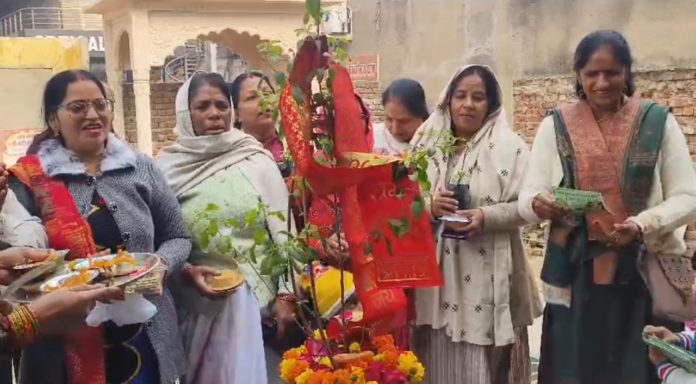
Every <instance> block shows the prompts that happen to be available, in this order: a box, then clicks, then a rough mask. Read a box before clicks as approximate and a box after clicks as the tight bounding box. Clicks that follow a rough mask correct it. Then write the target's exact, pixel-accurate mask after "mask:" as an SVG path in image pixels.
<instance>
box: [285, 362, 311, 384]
mask: <svg viewBox="0 0 696 384" xmlns="http://www.w3.org/2000/svg"><path fill="white" fill-rule="evenodd" d="M308 368H309V363H307V362H306V361H302V360H296V359H287V360H283V361H282V362H281V363H280V378H281V379H283V380H285V382H286V383H293V382H294V381H295V378H296V377H297V376H299V375H300V374H302V373H303V372H304V371H305V370H306V369H308Z"/></svg>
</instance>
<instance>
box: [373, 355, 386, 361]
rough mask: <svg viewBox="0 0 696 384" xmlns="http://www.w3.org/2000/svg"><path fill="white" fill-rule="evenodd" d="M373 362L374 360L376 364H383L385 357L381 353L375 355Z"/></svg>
mask: <svg viewBox="0 0 696 384" xmlns="http://www.w3.org/2000/svg"><path fill="white" fill-rule="evenodd" d="M372 360H374V361H376V362H382V361H384V355H383V354H381V353H378V354H376V355H375V357H373V358H372Z"/></svg>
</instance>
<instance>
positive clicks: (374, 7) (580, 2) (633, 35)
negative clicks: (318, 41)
mask: <svg viewBox="0 0 696 384" xmlns="http://www.w3.org/2000/svg"><path fill="white" fill-rule="evenodd" d="M348 4H349V6H350V7H351V9H352V11H353V42H352V44H351V54H353V55H361V54H379V56H380V67H381V68H380V81H381V83H382V84H383V85H386V84H388V82H389V81H391V80H393V79H394V78H397V77H401V76H409V77H413V78H415V79H417V80H419V81H421V82H422V83H423V85H424V87H425V89H426V92H427V95H428V99H429V101H430V102H431V103H432V102H433V101H435V99H436V98H437V96H438V94H439V92H440V91H441V89H442V87H443V86H444V84H445V82H446V81H447V79H448V78H449V76H450V75H451V73H452V72H453V71H454V70H455V69H456V68H457V67H459V66H461V65H463V64H466V63H482V64H489V65H491V66H492V67H493V68H494V70H495V71H496V73H497V75H498V76H499V78H500V80H501V83H502V85H503V88H504V93H505V101H506V102H507V103H508V104H509V103H510V102H511V101H512V82H513V80H514V79H518V78H524V77H529V76H543V75H555V74H565V73H569V72H570V69H571V61H572V54H573V51H574V50H575V47H576V45H577V43H578V42H579V41H580V39H581V38H582V37H583V36H584V35H586V34H587V33H589V32H591V31H593V30H596V29H600V28H612V29H617V30H619V31H621V32H622V33H624V34H625V36H626V37H627V39H628V40H629V43H630V44H631V47H632V49H633V53H634V56H635V57H636V62H637V65H638V67H639V68H643V69H648V68H650V69H655V68H657V69H659V68H671V67H696V49H694V47H695V46H694V41H695V40H694V36H696V23H693V19H692V18H693V15H694V14H696V1H694V0H611V1H607V0H427V1H424V0H349V1H348ZM511 108H512V106H511V105H510V106H508V112H509V110H510V109H511Z"/></svg>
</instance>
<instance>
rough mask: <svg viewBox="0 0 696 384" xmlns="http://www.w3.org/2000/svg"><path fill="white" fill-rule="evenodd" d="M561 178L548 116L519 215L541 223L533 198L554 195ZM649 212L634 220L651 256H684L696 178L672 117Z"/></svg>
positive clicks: (694, 212)
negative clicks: (686, 224) (657, 254)
mask: <svg viewBox="0 0 696 384" xmlns="http://www.w3.org/2000/svg"><path fill="white" fill-rule="evenodd" d="M668 165H669V166H668ZM562 179H563V169H562V167H561V159H560V157H559V154H558V147H557V145H556V133H555V130H554V125H553V118H552V117H547V118H546V119H544V121H543V122H542V123H541V126H540V127H539V131H538V132H537V135H536V138H535V140H534V147H533V148H532V152H531V156H530V159H529V171H528V172H527V174H526V176H525V180H524V185H523V187H522V191H521V192H520V197H519V211H520V214H521V215H522V217H523V218H525V219H526V220H527V221H529V222H530V223H534V222H539V221H540V220H539V218H538V217H537V216H536V214H535V213H534V211H533V210H532V199H533V198H534V196H536V195H537V194H539V193H542V192H548V193H551V190H552V188H553V187H556V186H558V185H560V183H561V180H562ZM648 207H649V208H648V209H646V210H645V211H643V212H641V213H640V214H639V215H637V216H635V217H631V218H629V220H631V221H634V222H635V223H637V224H638V225H639V226H640V227H641V228H642V230H643V235H644V239H645V244H646V246H647V248H648V250H649V251H650V252H651V253H665V254H675V255H683V254H685V253H686V243H685V241H684V233H685V231H686V227H685V226H683V223H684V221H685V220H684V217H685V216H687V217H689V218H690V220H694V219H696V173H695V172H694V167H693V164H692V162H691V158H690V157H689V150H688V147H687V145H686V140H685V138H684V135H683V133H682V131H681V129H680V128H679V124H678V123H677V120H676V119H675V118H674V116H673V115H671V114H670V115H668V117H667V121H666V124H665V134H664V138H663V141H662V147H661V149H660V154H659V157H658V159H657V163H656V164H655V182H654V183H653V186H652V191H651V193H650V197H649V198H648ZM685 211H688V213H686V212H685Z"/></svg>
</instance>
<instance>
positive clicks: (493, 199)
mask: <svg viewBox="0 0 696 384" xmlns="http://www.w3.org/2000/svg"><path fill="white" fill-rule="evenodd" d="M472 76H478V77H479V78H480V79H481V80H483V82H484V83H485V84H486V86H485V89H486V92H485V94H484V95H483V97H484V98H487V99H488V102H487V110H486V111H485V118H484V119H483V124H482V125H481V126H479V127H478V128H476V131H475V132H472V134H471V135H470V136H469V137H468V138H467V142H466V144H465V145H460V146H459V149H460V151H455V152H454V153H448V152H447V151H443V148H444V147H447V145H446V143H448V142H451V141H453V140H455V139H456V138H455V137H453V131H454V132H455V136H458V135H457V134H456V132H458V131H459V128H458V127H457V126H456V124H457V123H456V121H455V122H453V119H452V117H451V116H452V115H454V116H455V117H456V118H457V119H460V120H461V119H462V117H461V115H467V114H469V113H471V114H473V113H474V112H467V110H466V107H463V108H462V110H455V104H454V102H452V101H451V100H452V98H453V97H454V98H456V97H460V98H463V97H468V96H466V94H463V96H457V94H458V93H459V92H462V91H460V90H459V88H460V85H459V84H462V83H463V82H465V81H466V79H467V78H470V77H472ZM469 92H471V91H469ZM474 97H481V96H474ZM475 102H476V100H474V102H473V103H475ZM472 111H473V109H472ZM466 118H468V117H467V116H464V119H466ZM454 120H456V119H454ZM461 141H462V140H460V142H461ZM412 144H413V145H414V146H415V147H417V148H431V149H436V151H437V153H436V154H435V155H434V156H433V157H432V158H431V159H430V164H429V167H428V177H429V180H430V182H431V185H432V188H431V190H430V191H427V192H429V193H430V195H435V196H436V199H437V196H438V194H437V192H438V191H441V190H443V189H444V188H446V186H447V185H448V184H453V183H465V184H466V183H468V184H469V187H470V190H471V197H472V207H471V208H472V210H468V211H465V212H459V213H460V214H463V215H465V216H471V218H472V220H475V221H479V222H481V224H482V228H481V229H482V232H481V233H480V234H472V235H471V236H470V237H469V238H467V239H466V240H457V239H451V238H443V237H441V236H440V234H441V232H442V228H441V227H442V225H438V228H439V229H438V230H437V232H436V236H437V241H438V244H437V255H438V260H439V263H440V269H441V271H442V274H443V277H444V281H445V284H444V286H443V287H441V288H433V289H419V290H417V291H416V322H417V324H418V325H419V326H420V327H419V328H418V329H417V331H416V334H415V340H414V347H415V350H416V352H417V353H418V354H419V355H420V356H422V357H423V359H424V362H425V365H426V367H428V369H427V372H426V375H427V381H428V382H429V383H455V382H460V383H471V384H492V383H507V382H514V383H524V382H528V381H529V374H528V373H529V371H528V365H529V360H528V359H529V356H528V352H527V353H526V354H525V353H524V351H525V350H528V346H527V342H526V327H527V326H528V325H531V324H532V321H533V319H534V318H535V317H537V316H538V315H539V314H540V301H539V298H538V292H537V291H536V288H535V283H534V280H533V278H532V276H531V275H530V274H529V267H528V263H527V259H526V256H525V252H524V248H523V246H522V241H521V236H520V229H519V226H520V225H521V224H522V219H521V217H520V216H519V214H518V211H517V193H518V190H519V187H520V184H521V180H522V174H523V172H524V170H525V165H526V157H527V153H528V151H527V148H526V146H525V144H524V142H523V141H522V139H521V138H520V137H519V136H517V135H516V134H515V133H514V132H513V131H512V130H511V129H510V126H509V125H508V123H507V121H506V117H505V112H504V111H503V109H502V107H501V101H500V89H499V86H498V84H497V81H496V80H495V77H494V75H493V73H492V72H491V71H490V69H488V68H487V67H483V66H469V67H465V68H462V69H460V70H459V71H458V72H457V73H456V74H455V75H454V76H453V78H452V80H451V81H450V82H449V83H448V85H447V87H446V88H445V90H444V92H443V94H442V96H441V98H440V102H439V103H438V107H437V109H436V111H435V112H434V113H433V114H432V115H431V116H430V118H429V119H428V120H427V121H426V122H425V123H424V125H423V126H421V128H419V130H418V132H417V133H416V135H415V137H414V141H413V142H412ZM443 144H444V145H443ZM455 148H456V146H455ZM467 180H468V181H467ZM436 203H437V200H433V204H436ZM431 211H432V212H435V211H436V210H435V209H432V210H431ZM436 215H437V214H436ZM515 343H517V344H518V346H519V347H520V348H519V350H518V351H517V352H520V354H521V355H522V356H524V357H523V359H524V360H526V361H521V362H515V363H512V365H513V366H515V367H517V368H519V371H518V372H510V371H511V369H510V365H511V360H514V359H513V358H512V355H513V354H514V355H517V352H515V353H513V352H512V351H513V348H512V346H513V345H514V344H515ZM525 357H526V358H525Z"/></svg>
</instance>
